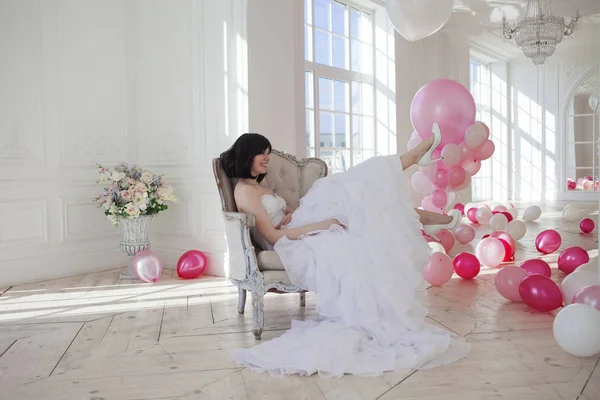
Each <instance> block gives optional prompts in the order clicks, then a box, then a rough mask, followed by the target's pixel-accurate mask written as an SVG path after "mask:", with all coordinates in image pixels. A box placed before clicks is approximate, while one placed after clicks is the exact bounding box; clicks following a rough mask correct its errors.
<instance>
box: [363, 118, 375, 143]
mask: <svg viewBox="0 0 600 400" xmlns="http://www.w3.org/2000/svg"><path fill="white" fill-rule="evenodd" d="M361 133H362V148H363V149H369V150H374V149H375V126H374V125H373V118H371V117H362V123H361Z"/></svg>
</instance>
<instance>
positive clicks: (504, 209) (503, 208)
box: [492, 206, 507, 212]
mask: <svg viewBox="0 0 600 400" xmlns="http://www.w3.org/2000/svg"><path fill="white" fill-rule="evenodd" d="M492 211H497V212H503V211H507V209H506V207H504V206H496V207H494V209H493V210H492Z"/></svg>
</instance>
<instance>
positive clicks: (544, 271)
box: [521, 259, 552, 278]
mask: <svg viewBox="0 0 600 400" xmlns="http://www.w3.org/2000/svg"><path fill="white" fill-rule="evenodd" d="M521 268H523V269H524V270H525V271H527V273H528V274H529V275H533V274H540V275H544V276H547V277H548V278H550V275H552V270H551V269H550V265H548V263H547V262H546V261H544V260H539V259H531V260H527V261H525V262H524V263H523V264H521Z"/></svg>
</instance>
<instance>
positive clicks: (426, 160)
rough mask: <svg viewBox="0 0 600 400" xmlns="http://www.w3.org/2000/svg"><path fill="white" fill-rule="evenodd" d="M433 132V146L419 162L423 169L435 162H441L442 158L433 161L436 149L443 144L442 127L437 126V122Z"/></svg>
mask: <svg viewBox="0 0 600 400" xmlns="http://www.w3.org/2000/svg"><path fill="white" fill-rule="evenodd" d="M431 132H433V144H432V145H431V147H430V148H429V150H427V152H426V153H425V154H423V157H421V159H420V160H419V161H418V162H417V165H419V166H421V167H426V166H428V165H431V164H433V163H434V162H437V161H439V160H441V158H436V159H433V160H432V159H431V154H432V153H433V151H434V150H435V149H437V147H438V146H439V145H440V143H441V142H442V132H441V131H440V126H439V125H438V124H437V122H434V123H433V127H432V128H431Z"/></svg>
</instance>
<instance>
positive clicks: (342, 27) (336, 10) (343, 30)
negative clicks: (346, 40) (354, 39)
mask: <svg viewBox="0 0 600 400" xmlns="http://www.w3.org/2000/svg"><path fill="white" fill-rule="evenodd" d="M331 14H332V15H331V28H332V31H333V33H337V34H338V35H344V36H348V33H347V22H346V21H347V20H348V18H347V17H346V5H345V4H341V3H338V2H337V1H334V2H333V3H332V4H331Z"/></svg>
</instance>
